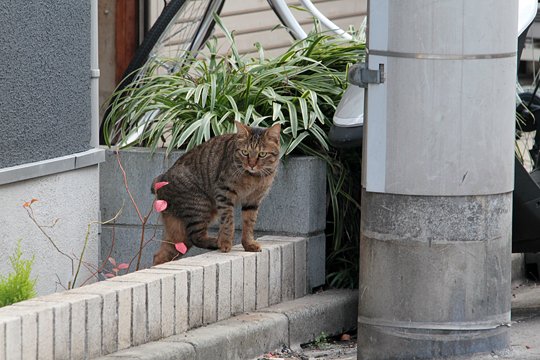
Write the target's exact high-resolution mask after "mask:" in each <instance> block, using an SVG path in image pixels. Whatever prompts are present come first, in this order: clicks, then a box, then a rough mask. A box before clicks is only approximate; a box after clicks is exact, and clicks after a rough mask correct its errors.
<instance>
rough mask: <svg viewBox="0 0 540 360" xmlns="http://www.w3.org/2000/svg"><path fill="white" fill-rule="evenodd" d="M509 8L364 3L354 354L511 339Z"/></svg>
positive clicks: (471, 348) (397, 355)
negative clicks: (375, 77)
mask: <svg viewBox="0 0 540 360" xmlns="http://www.w3.org/2000/svg"><path fill="white" fill-rule="evenodd" d="M517 3H518V2H517V1H508V0H475V1H469V0H459V1H456V0H407V1H403V0H372V1H369V4H368V14H369V27H368V47H369V57H368V64H369V69H372V70H379V69H381V70H383V69H384V83H382V84H370V85H369V86H368V90H367V96H366V99H367V120H366V130H365V131H366V133H365V135H366V137H365V139H366V140H365V141H364V151H363V179H362V184H363V187H364V192H363V195H362V238H361V246H360V289H359V295H360V297H359V299H360V302H359V316H358V359H369V360H377V359H430V358H433V357H439V356H441V357H443V356H450V355H458V354H472V353H476V352H483V351H494V350H499V349H504V348H507V347H508V346H509V342H508V328H507V326H505V325H506V324H508V323H509V322H510V300H511V291H510V278H511V274H510V263H511V226H512V216H511V210H512V193H511V192H512V190H513V161H514V160H513V159H514V158H513V156H514V107H515V81H516V44H517V35H516V32H517ZM381 64H382V66H381Z"/></svg>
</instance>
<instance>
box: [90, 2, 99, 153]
mask: <svg viewBox="0 0 540 360" xmlns="http://www.w3.org/2000/svg"><path fill="white" fill-rule="evenodd" d="M90 7H91V9H90V14H91V15H90V16H91V20H90V116H91V120H90V124H91V130H90V134H91V135H90V146H91V147H94V148H96V147H99V56H98V34H99V33H98V0H90Z"/></svg>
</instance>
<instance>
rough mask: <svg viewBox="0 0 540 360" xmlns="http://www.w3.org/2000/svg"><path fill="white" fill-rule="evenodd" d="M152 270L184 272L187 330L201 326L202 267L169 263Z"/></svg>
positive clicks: (176, 262)
mask: <svg viewBox="0 0 540 360" xmlns="http://www.w3.org/2000/svg"><path fill="white" fill-rule="evenodd" d="M152 269H166V270H167V269H169V270H170V269H176V270H184V271H186V273H187V284H188V291H187V293H188V304H189V306H188V312H187V315H188V328H194V327H198V326H201V325H202V324H203V296H204V295H203V284H204V281H203V279H204V267H202V266H188V265H184V264H182V263H180V262H179V261H171V262H168V263H165V264H162V265H158V266H154V267H153V268H152ZM177 294H178V293H177ZM177 300H178V299H177ZM177 315H178V314H177Z"/></svg>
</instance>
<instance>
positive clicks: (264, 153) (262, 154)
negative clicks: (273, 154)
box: [259, 151, 268, 158]
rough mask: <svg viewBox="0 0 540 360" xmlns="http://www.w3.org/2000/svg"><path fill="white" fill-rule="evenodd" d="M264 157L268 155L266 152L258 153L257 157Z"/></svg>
mask: <svg viewBox="0 0 540 360" xmlns="http://www.w3.org/2000/svg"><path fill="white" fill-rule="evenodd" d="M266 155H268V153H266V152H264V151H261V152H260V153H259V157H260V158H263V157H266Z"/></svg>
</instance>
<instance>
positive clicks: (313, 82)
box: [103, 17, 364, 286]
mask: <svg viewBox="0 0 540 360" xmlns="http://www.w3.org/2000/svg"><path fill="white" fill-rule="evenodd" d="M216 22H217V24H218V26H220V27H221V28H222V30H223V33H224V34H225V37H226V38H227V40H228V42H229V46H230V48H229V51H228V54H227V55H220V54H219V53H218V48H217V41H216V39H211V40H210V41H209V42H208V43H207V49H206V51H205V52H203V53H201V54H198V55H197V56H189V57H188V58H187V59H185V61H184V63H183V66H182V67H181V68H180V70H179V71H178V72H176V73H174V74H166V75H159V74H154V75H149V76H147V77H145V78H142V79H139V80H138V81H136V82H134V83H133V84H131V85H130V86H128V87H126V88H124V89H122V90H120V91H118V92H117V93H115V94H114V95H113V99H114V100H113V101H112V102H111V104H110V105H109V106H110V112H109V114H108V116H107V118H106V119H105V122H104V126H103V128H104V137H105V139H106V140H107V141H108V144H109V145H112V144H115V145H120V146H134V145H136V146H147V147H150V148H151V149H153V150H155V149H156V148H157V147H162V146H164V147H166V148H167V153H169V152H170V151H172V150H173V149H178V148H185V149H190V148H192V147H194V146H196V145H198V144H200V143H201V142H203V141H206V140H208V139H210V138H211V137H212V136H215V135H220V134H223V133H227V132H232V131H233V129H234V120H238V121H241V122H243V123H245V124H249V125H252V126H265V127H266V126H270V125H271V124H272V123H274V122H276V121H279V122H280V123H281V126H282V129H283V131H282V135H281V143H282V149H281V152H282V155H288V154H291V153H300V154H306V155H314V156H317V157H320V158H322V159H323V160H324V161H325V162H326V164H327V167H328V172H327V173H328V179H327V180H328V189H329V198H330V201H329V206H328V220H329V226H328V227H327V233H328V244H329V246H328V249H329V250H330V254H329V256H328V258H329V259H332V261H334V262H333V263H330V264H329V269H332V272H334V274H330V279H329V280H330V282H331V283H332V285H335V286H353V285H355V284H356V280H355V279H356V278H357V274H358V262H357V261H356V262H355V263H354V264H351V265H353V267H349V265H347V267H346V268H341V266H339V265H337V264H342V263H343V264H345V263H346V264H349V262H350V261H349V260H350V254H351V252H354V254H355V256H357V255H358V241H359V229H358V223H359V205H358V204H359V199H358V196H359V195H358V194H353V193H352V192H351V184H353V183H355V182H356V183H358V182H359V181H358V177H359V172H355V173H354V174H352V175H351V171H352V170H351V169H352V168H355V169H356V168H358V167H357V166H355V165H351V164H353V163H354V164H355V163H356V162H359V155H358V154H356V155H357V157H356V158H355V159H354V161H352V162H351V161H349V160H348V158H350V156H348V155H347V153H342V152H339V151H337V150H336V149H334V148H332V146H331V145H330V144H329V142H328V137H327V132H328V130H329V128H330V126H331V125H332V116H333V114H334V111H335V109H336V106H337V104H338V102H339V100H340V99H341V96H342V94H343V91H344V89H345V88H346V86H347V81H346V70H347V67H348V66H349V65H350V64H353V63H356V62H357V61H359V59H360V58H361V57H363V55H364V44H363V43H360V42H359V41H347V40H344V39H342V38H339V37H337V36H335V35H333V34H330V33H324V32H321V31H314V32H313V33H311V34H310V35H309V37H308V38H307V39H304V40H301V41H297V42H295V43H294V44H292V46H291V47H290V48H289V49H287V50H286V51H285V52H284V53H283V54H281V55H279V56H276V57H272V58H268V57H266V56H265V53H264V49H263V47H262V46H261V45H260V44H256V49H257V56H255V57H253V58H247V57H244V56H240V55H239V53H238V50H237V47H236V44H235V40H234V34H233V33H231V32H230V31H228V30H227V29H226V28H225V27H224V26H223V24H222V23H221V20H220V19H219V18H218V17H216ZM316 29H317V27H316ZM351 176H354V180H352V179H353V178H352V177H351ZM357 195H358V196H357ZM350 214H352V215H354V219H353V218H352V217H351V220H350V221H348V222H345V221H344V219H345V218H346V217H348V216H349V215H350ZM343 249H348V251H344V250H343ZM351 249H353V250H352V251H350V250H351ZM347 256H348V257H347ZM343 272H345V273H347V274H346V275H339V274H340V273H343ZM337 275H339V276H337ZM336 276H337V277H336Z"/></svg>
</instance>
